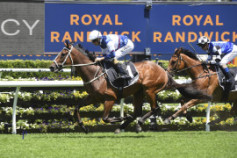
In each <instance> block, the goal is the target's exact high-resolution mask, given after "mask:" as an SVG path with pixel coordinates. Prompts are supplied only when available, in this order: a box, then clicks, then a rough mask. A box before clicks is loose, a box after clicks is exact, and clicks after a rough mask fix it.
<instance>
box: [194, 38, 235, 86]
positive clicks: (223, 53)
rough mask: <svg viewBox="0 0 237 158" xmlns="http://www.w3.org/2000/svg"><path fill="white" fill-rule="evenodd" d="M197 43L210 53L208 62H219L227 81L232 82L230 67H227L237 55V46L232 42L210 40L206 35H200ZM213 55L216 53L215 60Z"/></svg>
mask: <svg viewBox="0 0 237 158" xmlns="http://www.w3.org/2000/svg"><path fill="white" fill-rule="evenodd" d="M197 45H198V46H200V47H201V48H202V50H204V51H206V52H207V53H208V58H207V61H206V62H207V63H209V64H215V63H216V62H217V63H219V65H220V69H221V70H222V72H223V74H224V75H225V79H226V80H225V82H226V83H230V79H231V77H232V76H231V74H230V71H229V68H228V67H227V63H228V62H230V61H232V60H233V59H234V58H235V57H236V56H237V46H236V45H234V44H233V43H231V42H223V41H218V42H217V41H216V42H210V40H209V39H208V38H207V37H206V36H202V37H200V38H199V39H198V43H197ZM213 55H216V59H215V61H213V60H212V56H213Z"/></svg>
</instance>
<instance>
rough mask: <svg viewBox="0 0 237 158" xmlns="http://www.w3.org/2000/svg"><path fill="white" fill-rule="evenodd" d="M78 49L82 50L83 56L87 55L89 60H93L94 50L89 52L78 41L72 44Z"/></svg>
mask: <svg viewBox="0 0 237 158" xmlns="http://www.w3.org/2000/svg"><path fill="white" fill-rule="evenodd" d="M74 47H75V48H76V49H77V50H78V51H80V52H82V53H83V54H84V55H85V56H87V57H88V58H89V59H90V60H91V61H93V62H94V61H95V58H96V56H95V54H94V53H95V52H93V53H92V52H89V50H87V49H85V48H84V47H83V46H82V45H81V44H80V43H78V44H76V45H75V46H74Z"/></svg>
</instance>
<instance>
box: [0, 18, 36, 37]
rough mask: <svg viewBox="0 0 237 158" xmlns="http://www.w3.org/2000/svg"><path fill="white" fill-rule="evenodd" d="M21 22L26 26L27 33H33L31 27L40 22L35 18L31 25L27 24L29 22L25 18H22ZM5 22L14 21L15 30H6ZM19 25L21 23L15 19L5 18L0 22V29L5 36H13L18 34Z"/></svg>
mask: <svg viewBox="0 0 237 158" xmlns="http://www.w3.org/2000/svg"><path fill="white" fill-rule="evenodd" d="M22 22H23V24H24V25H25V26H26V28H27V29H28V30H29V35H30V36H31V35H33V29H34V28H35V27H36V25H37V24H38V23H39V22H40V20H36V21H35V22H34V23H33V24H32V25H30V24H29V22H28V21H27V20H24V19H23V20H22ZM7 23H15V25H16V30H15V31H13V32H7V31H6V24H7ZM20 25H21V23H20V22H19V21H18V20H16V19H6V20H4V21H3V22H2V24H1V31H2V33H3V34H5V35H7V36H15V35H18V34H19V33H20V30H19V29H18V27H19V26H20Z"/></svg>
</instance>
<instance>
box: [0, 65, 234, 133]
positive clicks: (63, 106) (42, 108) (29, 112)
mask: <svg viewBox="0 0 237 158" xmlns="http://www.w3.org/2000/svg"><path fill="white" fill-rule="evenodd" d="M159 62H160V64H161V63H162V66H164V67H167V65H168V62H167V61H159ZM51 63H52V61H44V60H42V61H40V60H36V61H30V60H12V61H11V60H8V61H0V67H2V68H48V67H49V65H50V64H51ZM2 77H3V78H2V80H54V79H57V80H61V79H67V80H69V79H70V77H69V74H68V73H58V74H55V73H51V72H40V73H28V72H27V73H22V72H21V73H16V72H14V73H13V72H4V73H3V75H2ZM72 80H80V78H78V77H77V78H74V77H72ZM6 90H7V91H9V89H6ZM21 90H22V89H21ZM86 95H87V93H86V92H85V91H83V90H76V91H75V90H73V89H70V88H69V89H66V90H58V89H56V90H36V91H35V90H31V92H28V91H21V93H20V94H19V100H18V107H17V129H18V132H19V131H20V132H21V131H23V130H27V131H28V132H68V131H70V132H75V131H78V130H79V129H78V126H77V123H76V118H74V117H73V114H74V108H75V106H76V105H77V104H79V100H80V98H83V97H85V96H86ZM13 96H14V91H13V92H11V93H7V94H4V93H1V94H0V107H1V108H0V122H1V123H0V132H2V133H7V132H10V131H11V127H8V126H6V124H11V119H12V118H11V116H12V103H13ZM180 98H181V95H180V94H179V93H177V92H176V91H162V92H160V93H159V94H158V100H159V101H160V102H161V103H162V102H163V104H161V109H162V113H161V115H162V117H161V116H160V117H157V118H156V120H157V123H158V125H159V130H161V128H170V129H171V130H195V129H196V130H199V129H201V130H204V129H205V121H206V120H205V117H203V116H205V110H206V107H207V104H204V105H200V106H196V107H193V108H191V109H190V110H189V112H190V113H192V114H193V115H194V116H196V117H195V118H194V120H195V121H194V123H191V124H190V123H188V122H187V120H186V119H185V118H183V117H180V118H179V117H178V118H177V119H175V120H173V121H172V122H171V125H169V126H167V125H164V124H163V118H165V117H168V116H170V115H171V114H172V113H174V112H175V111H176V110H177V109H178V108H179V107H178V106H173V105H170V104H164V103H165V102H166V103H167V102H170V103H172V102H179V100H180ZM125 102H126V103H127V104H126V105H125V107H124V111H125V113H127V114H131V113H132V112H133V106H132V105H131V104H128V103H129V102H131V98H128V99H127V100H125ZM230 108H231V105H230V104H221V105H216V106H213V107H212V110H211V113H212V114H214V116H212V117H211V120H214V119H216V118H217V115H215V114H216V113H219V112H220V113H221V114H224V115H228V114H229V111H230ZM149 110H150V107H149V104H145V105H144V106H143V113H145V112H148V111H149ZM102 111H103V104H100V105H98V107H94V106H92V105H89V106H86V107H83V108H81V109H80V113H81V115H82V116H83V122H84V124H85V125H86V126H89V127H90V129H91V130H92V131H106V130H108V131H113V129H115V128H116V127H118V124H117V125H107V124H105V123H104V122H103V121H102V120H101V116H102ZM119 114H120V106H117V105H115V106H113V110H112V112H111V116H119ZM135 124H136V122H135V121H134V122H133V123H132V124H131V125H130V126H129V127H128V129H127V130H133V131H134V128H135V127H134V125H135ZM220 125H221V126H220ZM224 126H225V127H228V128H231V127H233V126H234V127H236V124H235V122H234V119H233V118H228V119H227V120H225V121H222V122H220V124H219V125H218V126H216V129H219V128H220V127H224ZM144 129H145V130H146V129H149V119H148V120H147V121H146V122H145V125H144ZM79 131H80V130H79Z"/></svg>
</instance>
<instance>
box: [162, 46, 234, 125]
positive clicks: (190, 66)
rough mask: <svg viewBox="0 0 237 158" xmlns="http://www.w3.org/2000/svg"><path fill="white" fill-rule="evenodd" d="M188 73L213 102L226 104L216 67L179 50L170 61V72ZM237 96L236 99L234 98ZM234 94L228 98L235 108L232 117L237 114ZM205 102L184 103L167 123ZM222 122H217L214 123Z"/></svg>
mask: <svg viewBox="0 0 237 158" xmlns="http://www.w3.org/2000/svg"><path fill="white" fill-rule="evenodd" d="M181 71H186V72H187V74H188V75H189V76H190V77H191V79H192V81H193V83H194V84H195V85H196V87H197V89H200V90H204V91H206V92H207V94H209V95H210V96H212V102H222V101H224V102H226V100H223V94H224V90H223V88H222V87H221V86H220V85H219V82H218V75H217V72H216V66H215V65H209V67H208V65H207V64H204V63H202V62H201V61H200V60H199V59H198V57H197V56H196V54H194V53H192V52H191V51H189V50H186V49H183V48H178V49H176V50H175V53H174V54H173V55H172V57H171V59H170V60H169V65H168V72H170V73H176V72H181ZM234 96H235V97H234ZM236 96H237V95H236V94H235V93H234V92H231V93H230V95H229V98H228V102H230V103H231V102H233V103H234V104H233V107H232V109H231V112H230V114H231V115H232V116H234V115H236V114H237V98H236ZM203 102H205V101H204V100H202V99H191V100H189V101H188V102H186V103H184V105H183V106H182V107H181V108H180V109H179V110H178V111H177V112H176V113H174V114H173V115H172V116H170V117H169V118H167V119H166V120H165V123H169V122H170V120H172V119H175V118H176V117H177V116H178V115H179V114H180V113H182V112H186V110H187V109H189V108H191V107H192V106H194V105H196V104H198V103H203ZM217 122H220V119H219V120H216V121H215V122H212V123H217Z"/></svg>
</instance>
